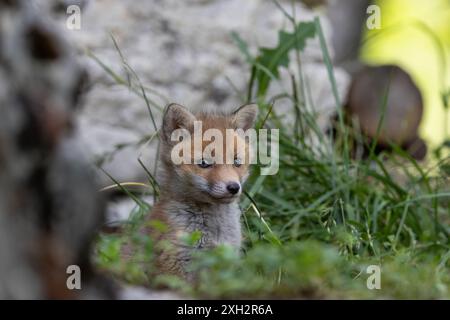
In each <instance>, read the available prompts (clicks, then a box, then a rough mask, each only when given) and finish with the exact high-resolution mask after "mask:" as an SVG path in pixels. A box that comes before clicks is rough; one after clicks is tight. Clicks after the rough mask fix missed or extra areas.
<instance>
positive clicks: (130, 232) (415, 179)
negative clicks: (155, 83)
mask: <svg viewBox="0 0 450 320" xmlns="http://www.w3.org/2000/svg"><path fill="white" fill-rule="evenodd" d="M284 13H285V15H286V16H287V17H288V20H289V21H290V22H291V23H292V24H293V26H294V28H293V30H296V31H295V32H294V34H289V37H287V38H288V39H289V40H290V41H292V39H293V37H297V36H298V37H310V36H311V30H309V31H308V32H303V33H302V28H301V26H302V25H301V24H298V23H297V22H296V21H295V18H294V17H293V16H291V15H289V13H287V12H284ZM303 26H308V28H311V27H313V28H314V36H315V37H318V39H319V40H320V43H321V47H322V52H323V56H324V63H325V64H326V66H327V69H328V73H329V80H330V83H331V85H332V88H333V93H334V95H335V100H336V105H337V107H338V110H339V112H338V113H339V114H338V124H337V128H338V129H337V131H338V134H337V135H336V136H325V135H324V134H323V133H322V132H320V131H319V130H318V127H317V124H316V115H315V114H312V113H311V112H309V111H308V110H311V108H310V107H311V106H309V105H308V101H310V100H311V99H310V97H309V96H308V88H307V83H305V81H304V77H303V74H302V65H301V63H302V61H301V50H302V48H303V47H302V46H296V45H295V41H294V45H293V43H292V42H291V43H289V44H288V47H289V48H290V50H295V51H296V57H297V59H296V63H297V66H298V73H297V74H292V77H291V78H292V88H291V89H292V90H291V92H280V93H279V94H278V95H276V96H274V97H267V96H266V93H267V90H266V88H267V86H268V85H270V82H272V81H277V79H278V72H277V71H276V70H277V68H278V67H280V66H284V65H285V60H284V57H283V55H284V53H283V54H279V52H280V51H279V50H276V49H277V48H274V49H272V51H270V50H268V49H267V48H265V49H262V50H261V51H260V52H261V54H262V55H264V59H261V58H260V56H257V57H252V56H251V55H250V54H249V53H248V50H247V47H246V44H245V41H244V40H243V39H241V38H240V37H239V36H238V35H237V34H233V39H235V41H236V42H237V45H238V47H239V48H240V49H241V50H242V52H243V55H244V57H245V58H246V60H247V62H248V64H249V74H250V75H251V76H250V79H249V87H248V90H247V92H248V96H247V99H248V100H256V101H257V102H258V104H259V105H260V108H261V112H260V121H259V123H258V126H264V127H266V128H280V169H279V172H278V174H276V175H274V176H261V175H260V174H259V172H260V168H259V167H255V168H254V169H253V173H252V175H251V177H250V179H249V181H248V183H247V186H246V196H243V198H242V203H241V206H242V210H243V219H242V223H243V226H244V227H243V231H244V237H245V242H244V248H243V252H242V254H241V255H240V256H238V255H236V254H235V253H233V251H232V250H230V249H229V248H227V247H219V248H217V249H216V250H213V251H211V252H201V253H199V254H198V255H197V256H196V257H195V259H194V262H193V264H192V268H193V269H194V270H197V272H199V277H200V280H201V281H199V283H198V284H197V285H195V286H190V285H188V284H186V283H185V282H183V281H182V280H180V279H177V278H174V277H158V278H150V279H149V278H148V277H147V276H146V274H145V272H143V269H142V267H141V265H142V264H141V262H144V263H146V265H147V266H151V261H152V243H151V241H150V240H149V238H148V237H146V236H143V235H140V234H139V233H137V232H136V230H137V228H138V226H139V225H140V223H142V217H143V216H144V215H145V214H147V212H148V205H147V204H143V203H142V201H141V200H137V199H135V200H136V203H137V205H136V208H135V210H134V213H133V215H132V218H131V220H130V223H129V227H128V228H127V232H125V234H124V235H110V234H102V235H100V236H99V240H98V244H97V248H96V252H95V261H96V262H97V265H98V266H99V267H100V268H101V269H104V270H107V271H108V272H110V273H112V274H113V275H115V276H117V277H118V278H121V279H125V280H126V281H128V282H130V283H135V284H143V285H147V286H151V287H160V286H168V287H170V288H172V289H174V290H178V291H180V292H182V293H185V294H188V295H192V296H195V297H208V298H250V297H255V298H267V297H277V298H287V297H289V298H401V299H402V298H413V299H416V298H433V299H434V298H450V288H449V285H450V272H449V270H450V268H449V267H450V241H449V235H450V206H449V204H450V188H449V185H450V184H449V171H450V170H448V168H449V166H450V159H449V157H448V156H447V155H448V154H449V153H448V150H447V152H445V150H444V149H445V148H446V147H445V146H443V147H442V148H441V149H440V152H436V153H434V155H433V157H432V158H431V159H430V160H428V161H427V162H426V163H417V162H416V161H415V160H414V159H412V158H411V157H409V155H407V154H406V153H405V152H403V151H402V150H400V149H399V148H396V147H394V153H393V154H380V155H375V154H374V152H371V154H370V156H369V158H368V159H364V160H363V159H352V158H351V157H350V155H351V154H352V148H353V146H355V145H362V144H365V143H367V142H365V141H364V140H363V139H362V138H361V135H359V134H358V132H354V131H351V130H350V129H349V127H347V126H346V124H345V123H344V117H343V115H342V111H341V110H342V109H341V108H340V107H341V99H342V98H341V97H339V96H338V91H337V89H336V83H335V79H334V75H333V67H332V65H331V62H330V59H329V56H328V53H327V52H328V51H327V47H326V44H325V41H324V38H323V35H322V33H321V28H320V22H319V20H318V19H316V20H314V21H311V22H306V23H304V24H303ZM297 32H298V34H297ZM280 34H281V33H280ZM282 40H283V38H282V37H280V42H279V46H281V47H283V46H284V48H286V44H284V43H283V42H282ZM300 40H301V41H300ZM303 40H304V39H298V41H299V42H298V43H301V44H303ZM115 46H116V48H117V49H118V46H117V43H115ZM278 49H280V48H278ZM118 51H119V50H118ZM268 52H269V53H268ZM270 52H275V53H276V52H278V53H277V54H274V55H273V56H272V57H270ZM119 53H120V51H119ZM268 55H269V57H268ZM277 56H278V57H281V60H277ZM120 57H121V59H122V62H123V61H124V59H123V56H122V55H120ZM264 61H268V62H267V63H268V64H269V65H268V66H265V65H264V63H265V62H264ZM102 66H104V65H102ZM104 67H105V70H106V71H107V72H108V73H109V74H110V75H111V76H112V77H113V79H116V81H117V83H119V84H123V85H127V86H130V87H133V82H132V81H124V80H123V77H121V76H119V75H117V74H116V73H114V71H112V68H109V67H106V66H104ZM125 70H128V71H127V75H128V76H129V79H130V78H131V79H133V78H134V79H135V80H136V81H135V82H134V85H135V86H134V87H133V88H134V89H133V91H135V92H136V94H138V95H139V96H141V97H142V98H143V101H144V102H145V103H146V106H147V107H148V108H149V114H150V115H151V117H152V118H153V114H152V112H151V108H152V107H153V104H154V102H153V100H151V99H150V98H148V97H147V96H151V95H152V92H148V93H146V92H147V91H148V90H147V89H146V88H144V86H143V85H142V83H141V82H140V80H139V79H138V78H137V75H136V73H135V72H134V71H132V72H130V71H129V70H132V69H131V67H130V66H129V65H128V64H126V68H125ZM279 99H287V100H288V101H289V102H290V104H291V105H292V114H293V115H295V117H296V119H295V122H294V125H293V126H292V127H287V126H286V125H281V124H282V123H283V122H282V121H283V120H282V118H283V115H282V114H280V113H279V112H278V111H277V101H278V100H279ZM381 100H386V99H383V97H380V101H381ZM149 101H152V102H151V103H150V102H149ZM244 102H245V101H244ZM154 110H155V112H158V110H157V109H154ZM258 126H257V127H258ZM311 136H314V137H316V138H317V140H318V141H321V142H322V145H327V143H326V141H333V144H332V146H333V147H331V148H328V149H327V148H313V147H312V146H311V143H309V139H310V137H311ZM367 146H368V147H369V149H371V150H372V151H373V148H370V147H371V146H370V145H367ZM447 148H448V146H447ZM442 150H444V152H442ZM145 171H146V172H147V173H148V174H149V175H150V176H149V180H150V181H151V182H152V183H151V184H152V185H153V186H154V187H155V181H154V178H153V176H152V174H151V173H150V171H151V170H148V169H147V168H145ZM155 188H156V187H155ZM124 191H125V190H124ZM145 192H148V193H154V192H153V190H146V191H145ZM133 197H138V195H133ZM159 227H161V228H164V226H159ZM196 236H197V235H193V236H192V239H187V241H195V239H196ZM130 240H131V242H132V243H134V244H135V245H137V247H138V248H140V250H139V253H138V254H136V256H135V257H134V259H133V260H132V261H127V260H124V259H122V258H121V256H120V248H121V246H122V244H123V243H124V242H130ZM369 265H378V266H380V268H381V289H380V290H369V289H368V288H367V287H366V281H367V279H368V277H369V276H370V274H368V273H367V272H366V270H367V266H369Z"/></svg>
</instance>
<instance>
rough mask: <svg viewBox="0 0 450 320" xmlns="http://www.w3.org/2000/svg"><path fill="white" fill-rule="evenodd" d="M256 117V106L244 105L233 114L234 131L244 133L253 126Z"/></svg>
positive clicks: (252, 104) (253, 104)
mask: <svg viewBox="0 0 450 320" xmlns="http://www.w3.org/2000/svg"><path fill="white" fill-rule="evenodd" d="M257 116H258V105H257V104H255V103H251V104H245V105H243V106H241V107H239V108H238V109H237V110H236V111H234V112H233V124H234V127H235V129H243V130H244V131H246V130H247V129H250V128H252V127H253V126H254V124H255V121H256V117H257Z"/></svg>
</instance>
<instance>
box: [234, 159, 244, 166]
mask: <svg viewBox="0 0 450 320" xmlns="http://www.w3.org/2000/svg"><path fill="white" fill-rule="evenodd" d="M241 165H242V160H241V159H239V158H236V159H234V166H235V167H240V166H241Z"/></svg>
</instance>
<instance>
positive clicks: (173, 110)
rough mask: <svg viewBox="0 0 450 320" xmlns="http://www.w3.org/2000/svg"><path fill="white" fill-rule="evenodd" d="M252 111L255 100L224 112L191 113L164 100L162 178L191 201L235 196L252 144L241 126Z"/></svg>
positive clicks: (249, 121)
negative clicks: (231, 110) (165, 102)
mask: <svg viewBox="0 0 450 320" xmlns="http://www.w3.org/2000/svg"><path fill="white" fill-rule="evenodd" d="M257 114H258V107H257V105H255V104H248V105H244V106H242V107H240V108H238V109H237V110H236V111H235V112H233V113H231V114H227V115H225V114H214V113H197V114H194V113H191V112H190V111H189V110H188V109H186V108H185V107H182V106H180V105H177V104H170V105H169V106H168V107H167V108H166V110H165V113H164V117H163V124H162V130H161V142H162V143H161V159H162V164H163V170H164V172H163V176H164V177H165V179H164V180H163V182H162V183H163V184H164V183H165V184H170V186H169V189H170V190H171V191H172V192H175V193H177V195H182V196H184V197H186V196H187V197H189V198H191V199H193V200H195V201H200V202H207V203H216V202H223V203H228V202H232V201H234V200H236V199H237V198H238V197H239V195H240V194H241V191H242V184H243V183H244V182H245V180H246V179H247V177H248V170H249V164H250V159H251V152H252V151H253V150H251V144H250V143H249V136H248V131H247V130H248V129H251V128H252V127H253V125H254V123H255V120H256V117H257ZM245 132H246V133H247V135H246V134H243V133H245ZM165 187H168V186H167V185H166V186H165Z"/></svg>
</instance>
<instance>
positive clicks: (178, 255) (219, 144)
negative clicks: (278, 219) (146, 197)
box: [145, 104, 258, 280]
mask: <svg viewBox="0 0 450 320" xmlns="http://www.w3.org/2000/svg"><path fill="white" fill-rule="evenodd" d="M257 114H258V107H257V105H255V104H248V105H244V106H242V107H240V108H238V109H237V110H236V111H235V112H233V113H231V114H220V113H207V112H200V113H191V112H190V111H189V110H188V109H186V108H185V107H182V106H180V105H177V104H170V105H169V106H167V108H166V110H165V113H164V116H163V124H162V129H161V132H160V139H161V149H160V150H161V152H160V159H159V161H160V163H159V172H158V179H159V183H160V190H161V192H160V199H159V201H158V202H157V203H156V204H155V206H154V208H153V210H152V212H151V213H150V216H149V218H148V219H149V220H151V221H152V220H158V221H160V222H162V223H163V224H164V225H166V226H167V228H166V230H165V231H164V232H162V231H161V230H160V231H157V230H155V228H148V229H147V230H145V232H146V233H148V234H149V235H150V237H151V238H152V239H153V241H154V244H155V250H156V255H155V256H156V268H157V272H158V273H164V274H174V275H178V276H181V277H183V278H186V279H187V280H193V275H191V274H189V272H187V270H186V267H187V265H188V264H189V262H190V260H191V254H192V253H193V251H195V250H202V249H211V248H214V247H216V246H218V245H221V244H227V245H231V246H233V247H235V248H236V249H237V250H239V248H240V245H241V225H240V216H241V211H240V209H239V206H238V199H239V196H240V194H241V191H242V184H243V183H244V182H245V180H246V179H247V177H248V172H249V164H250V161H249V159H250V154H251V151H252V150H250V149H251V145H250V144H249V142H248V141H247V140H246V139H245V137H243V136H242V135H239V134H238V132H242V131H244V132H245V131H247V129H251V128H252V127H253V126H254V123H255V120H256V117H257ZM211 129H212V130H216V131H215V132H216V133H218V134H219V135H220V136H222V140H220V137H218V136H217V135H214V138H213V139H211V135H209V138H208V137H207V135H208V132H209V131H211ZM180 131H182V132H184V135H182V137H183V139H182V140H181V141H180V140H179V135H178V136H177V132H180ZM196 134H199V135H200V141H195V139H196V138H197V136H196ZM174 137H175V139H174ZM211 140H213V141H214V142H215V146H216V148H215V149H214V150H213V151H212V152H209V153H208V148H209V149H210V144H211ZM238 145H241V146H243V149H244V151H245V152H244V156H242V153H240V152H239V150H237V146H238ZM209 151H211V150H209ZM180 157H181V158H182V159H183V160H187V161H184V162H182V163H180V161H179V160H180ZM189 160H191V161H189ZM227 160H228V161H227ZM195 231H198V232H200V234H201V236H200V240H199V241H198V243H197V244H196V245H195V246H189V245H187V244H186V242H185V241H183V239H185V236H186V235H189V234H192V233H193V232H195Z"/></svg>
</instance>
